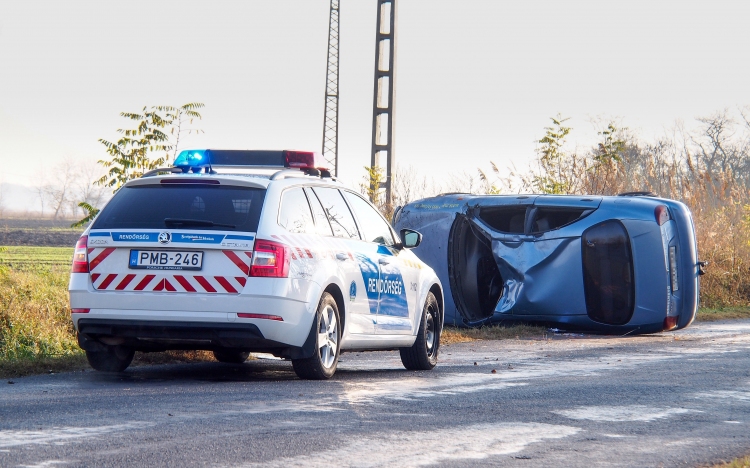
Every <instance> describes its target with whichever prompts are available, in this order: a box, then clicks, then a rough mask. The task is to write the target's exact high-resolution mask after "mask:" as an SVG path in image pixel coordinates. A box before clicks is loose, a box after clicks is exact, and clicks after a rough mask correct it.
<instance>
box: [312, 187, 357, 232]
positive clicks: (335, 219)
mask: <svg viewBox="0 0 750 468" xmlns="http://www.w3.org/2000/svg"><path fill="white" fill-rule="evenodd" d="M313 192H315V194H316V195H317V196H318V198H319V199H320V203H321V204H322V205H323V210H324V211H325V214H326V217H327V218H328V222H329V223H331V228H332V229H333V235H334V236H336V237H343V238H346V239H359V231H358V230H357V225H356V223H355V222H354V217H353V216H352V213H351V212H350V211H349V207H348V206H347V205H346V202H345V201H344V197H342V196H341V192H339V191H338V190H337V189H334V188H325V187H314V188H313Z"/></svg>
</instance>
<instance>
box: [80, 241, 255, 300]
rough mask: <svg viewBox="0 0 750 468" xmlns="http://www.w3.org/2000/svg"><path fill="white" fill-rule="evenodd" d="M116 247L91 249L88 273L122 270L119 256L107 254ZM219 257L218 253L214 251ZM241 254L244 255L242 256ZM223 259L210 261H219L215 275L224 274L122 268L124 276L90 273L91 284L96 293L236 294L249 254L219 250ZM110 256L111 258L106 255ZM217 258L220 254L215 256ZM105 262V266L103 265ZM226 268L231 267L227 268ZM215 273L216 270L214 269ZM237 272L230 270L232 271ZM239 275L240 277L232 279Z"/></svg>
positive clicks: (244, 279) (243, 281)
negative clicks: (95, 269)
mask: <svg viewBox="0 0 750 468" xmlns="http://www.w3.org/2000/svg"><path fill="white" fill-rule="evenodd" d="M116 250H117V249H116V248H106V249H103V248H95V249H92V252H91V253H90V258H91V259H92V260H91V262H90V263H89V270H91V269H93V268H96V267H99V270H109V271H112V270H115V271H116V270H118V269H120V268H122V266H121V265H118V263H119V256H120V254H117V255H111V254H112V253H113V252H115V251H116ZM215 252H216V254H219V251H215ZM242 252H244V255H242ZM221 253H223V254H224V255H223V257H224V258H226V260H223V261H221V258H222V256H219V257H218V258H214V260H213V261H214V262H219V261H221V262H220V263H219V264H218V266H217V265H215V266H214V268H213V269H214V270H215V271H216V272H226V273H229V274H228V275H226V276H224V275H219V276H217V275H195V274H193V273H200V272H197V271H196V272H192V271H184V270H183V271H174V272H170V271H159V270H148V271H143V270H141V272H136V271H137V270H136V271H134V270H129V269H124V268H123V270H124V273H122V274H117V273H109V272H107V271H104V272H96V273H94V272H92V273H91V283H92V284H93V286H94V289H96V290H98V291H103V290H105V291H123V292H133V291H149V292H163V293H170V292H178V293H216V294H239V293H240V291H242V289H243V288H244V287H245V285H246V284H247V277H248V275H249V274H250V263H251V259H252V255H253V253H252V252H250V251H231V250H222V251H221ZM110 255H111V256H110ZM219 255H220V254H219ZM105 260H107V261H106V263H105ZM230 265H233V266H231V267H230ZM217 267H218V268H219V270H216V268H217ZM235 267H236V268H237V269H238V270H239V271H237V270H233V269H234V268H235ZM237 273H240V274H241V276H235V275H237Z"/></svg>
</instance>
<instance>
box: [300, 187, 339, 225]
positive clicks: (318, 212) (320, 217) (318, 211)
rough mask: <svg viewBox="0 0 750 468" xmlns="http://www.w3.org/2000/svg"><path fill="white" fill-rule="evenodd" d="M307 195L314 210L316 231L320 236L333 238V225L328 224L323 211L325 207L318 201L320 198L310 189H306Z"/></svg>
mask: <svg viewBox="0 0 750 468" xmlns="http://www.w3.org/2000/svg"><path fill="white" fill-rule="evenodd" d="M305 194H306V195H307V199H308V200H309V201H310V207H311V208H312V212H313V216H314V217H315V231H316V232H317V233H318V235H320V236H332V235H333V231H332V230H331V224H330V223H329V222H328V217H327V216H326V213H325V211H324V210H323V205H321V204H320V200H318V196H317V195H315V193H313V191H312V189H311V188H310V187H306V188H305Z"/></svg>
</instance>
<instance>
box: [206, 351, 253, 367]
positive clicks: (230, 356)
mask: <svg viewBox="0 0 750 468" xmlns="http://www.w3.org/2000/svg"><path fill="white" fill-rule="evenodd" d="M248 356H250V352H249V351H228V350H224V351H214V358H216V360H217V361H219V362H223V363H226V364H242V363H243V362H245V361H247V358H248Z"/></svg>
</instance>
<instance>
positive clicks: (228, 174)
mask: <svg viewBox="0 0 750 468" xmlns="http://www.w3.org/2000/svg"><path fill="white" fill-rule="evenodd" d="M181 179H184V180H192V181H196V182H197V181H199V180H201V181H205V182H208V181H211V180H215V181H217V182H219V183H220V184H221V185H234V186H242V187H252V188H263V189H267V188H268V187H269V186H270V185H271V184H274V185H275V184H279V185H297V184H300V183H313V184H315V185H331V186H335V187H343V186H344V185H343V184H342V183H341V182H340V181H338V180H337V179H336V178H333V177H320V176H313V175H306V174H305V173H304V172H303V171H301V170H298V169H281V170H280V169H278V168H273V169H243V168H239V169H237V168H220V167H219V168H215V169H214V171H213V173H211V174H207V173H178V174H162V175H154V176H148V177H141V178H138V179H133V180H131V181H128V183H127V184H125V185H126V186H129V187H132V186H141V185H156V184H161V183H162V181H165V180H175V181H177V180H181Z"/></svg>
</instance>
